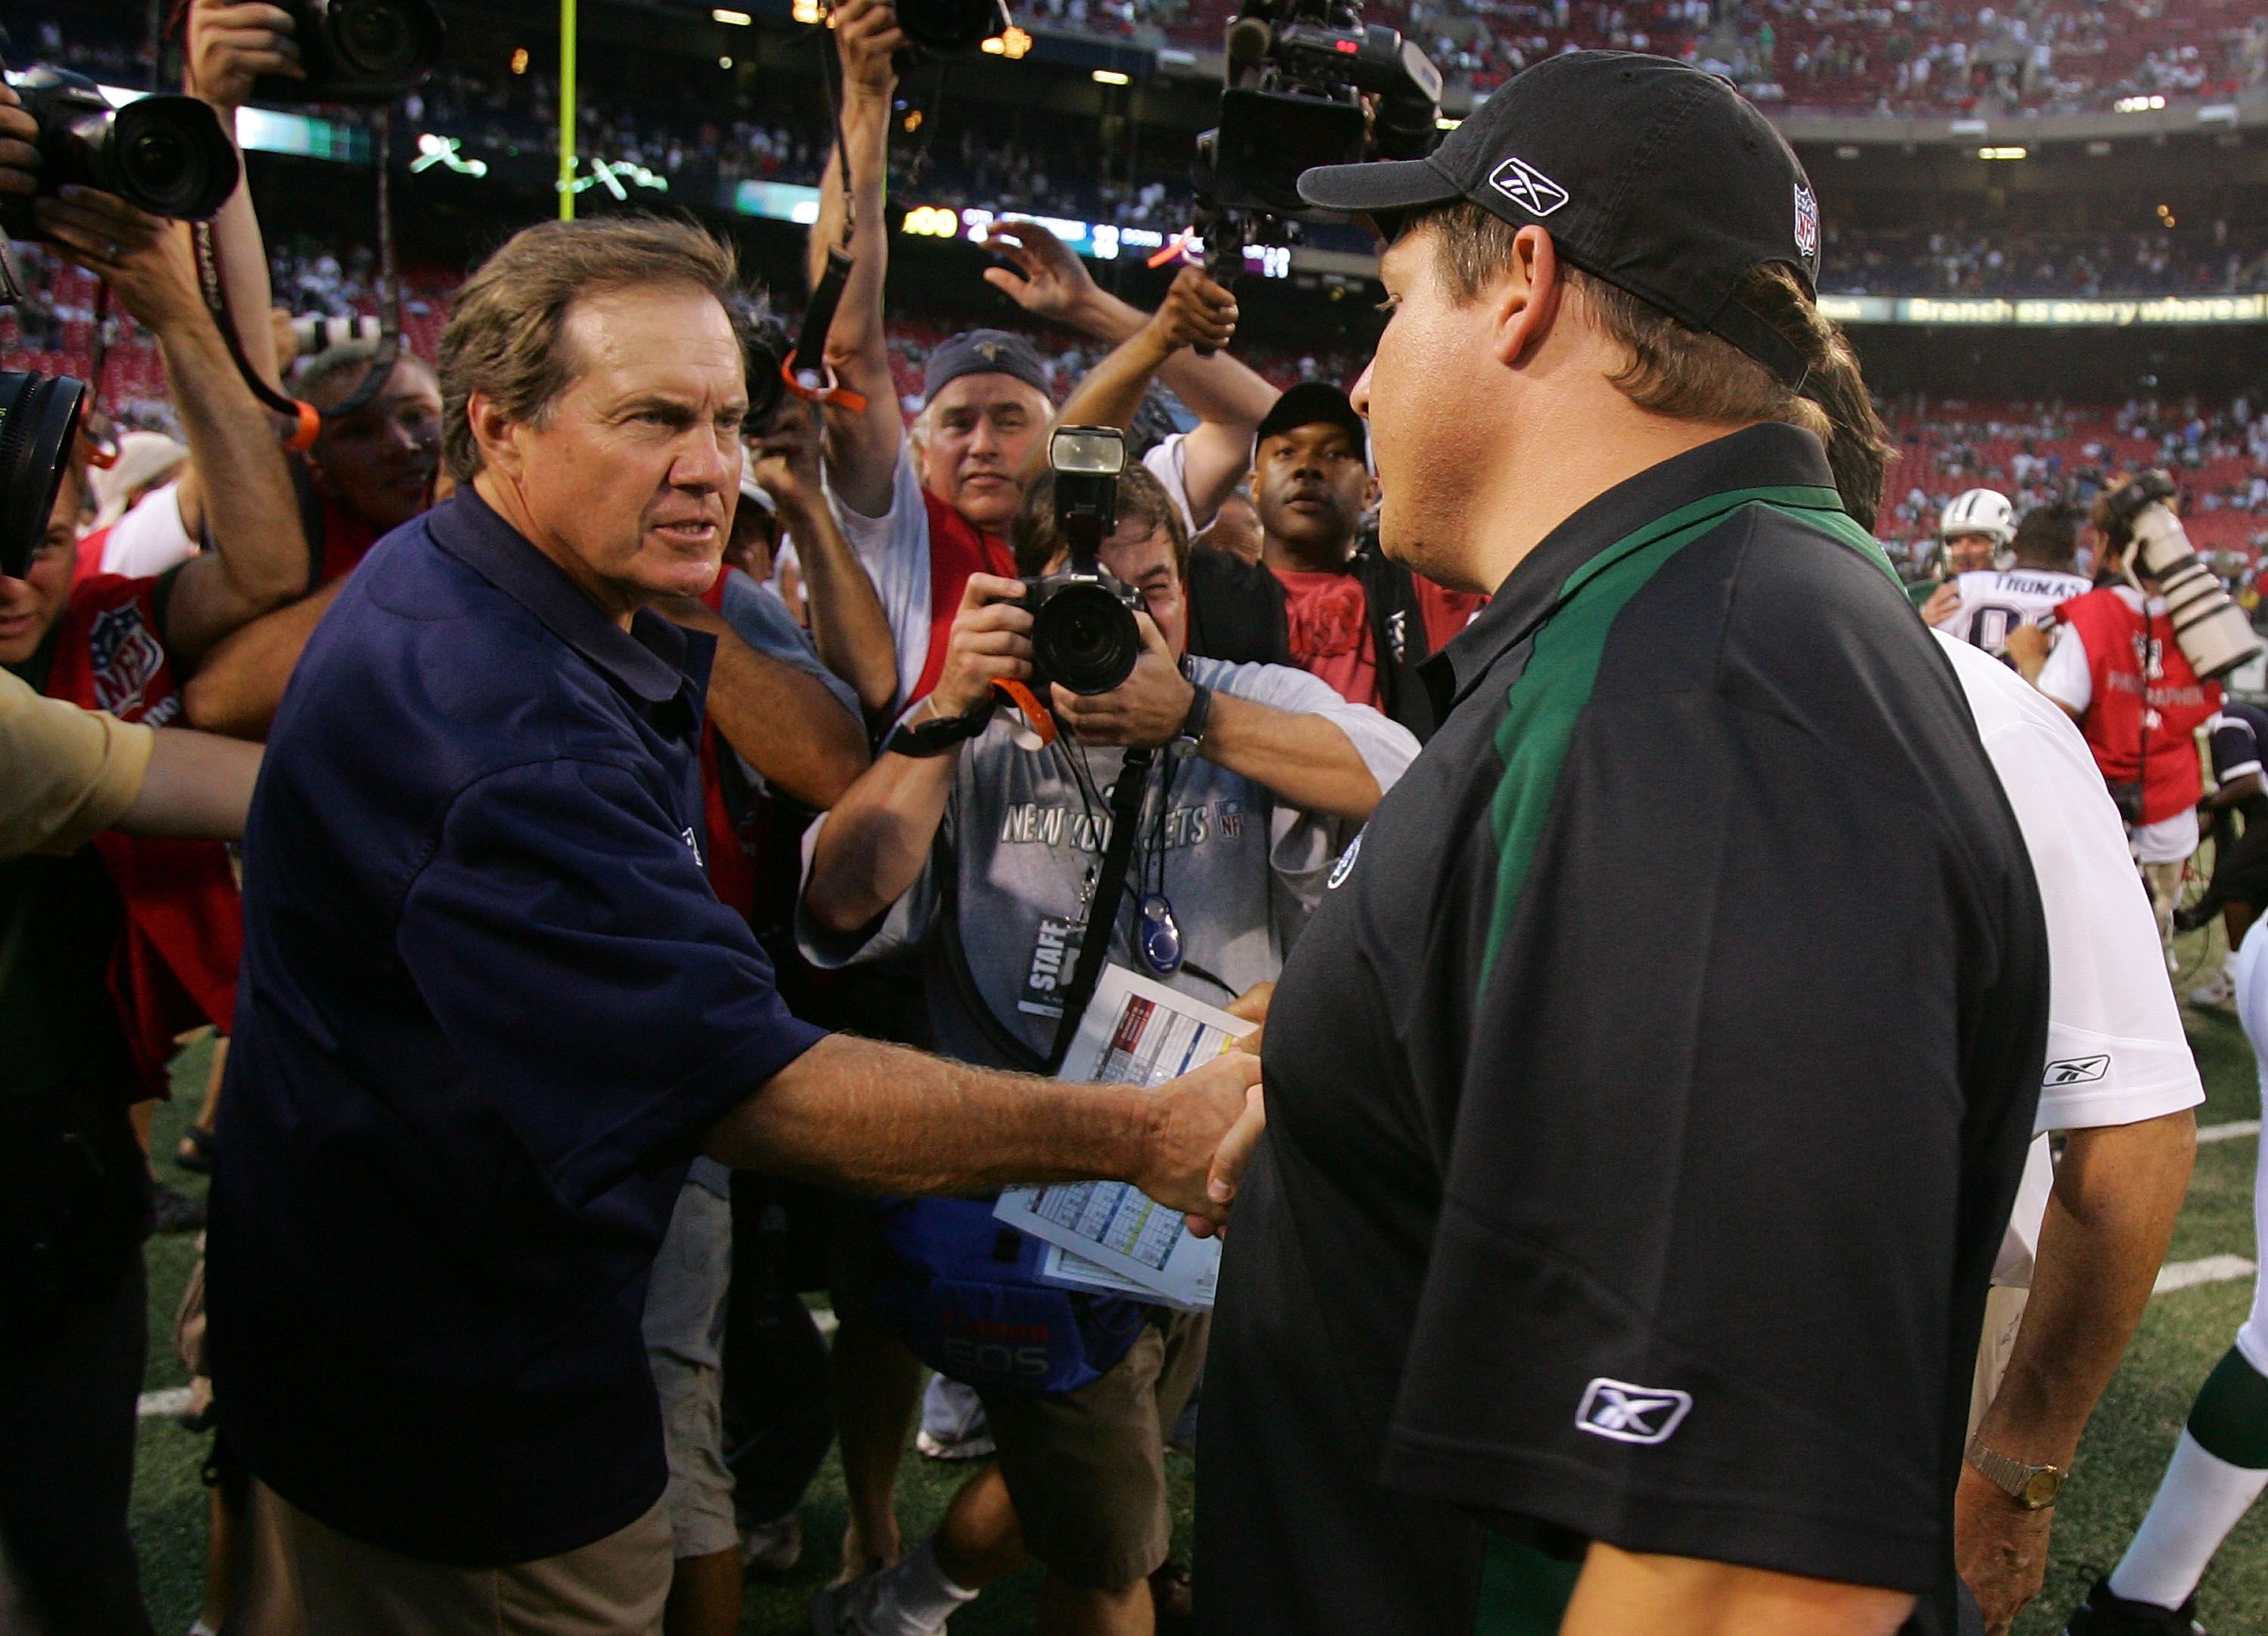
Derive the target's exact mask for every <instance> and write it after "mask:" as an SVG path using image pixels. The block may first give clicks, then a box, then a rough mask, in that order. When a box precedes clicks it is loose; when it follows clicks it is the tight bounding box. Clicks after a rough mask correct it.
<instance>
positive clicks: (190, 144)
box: [103, 97, 237, 222]
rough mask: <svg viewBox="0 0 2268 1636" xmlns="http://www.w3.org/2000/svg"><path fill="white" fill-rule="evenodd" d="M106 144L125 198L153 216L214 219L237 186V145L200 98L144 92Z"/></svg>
mask: <svg viewBox="0 0 2268 1636" xmlns="http://www.w3.org/2000/svg"><path fill="white" fill-rule="evenodd" d="M104 146H105V147H106V148H107V159H108V163H107V166H104V167H103V168H104V169H106V170H107V171H108V173H109V175H110V180H111V181H113V182H114V185H115V186H116V188H117V190H118V193H119V195H120V196H121V197H122V198H124V199H125V200H126V201H127V203H129V204H135V205H139V206H140V207H141V208H142V209H143V210H147V211H149V212H150V213H151V215H153V216H170V217H173V218H174V219H175V220H177V221H186V222H201V221H206V220H209V219H210V217H212V216H213V215H214V213H215V212H216V211H217V210H219V209H220V207H221V206H222V205H224V204H225V203H227V202H228V195H230V194H232V193H233V192H235V191H236V176H237V166H236V150H235V149H234V148H233V147H232V145H230V143H229V140H228V136H227V133H225V131H223V130H222V129H221V128H220V121H219V120H218V119H217V117H216V116H215V115H214V114H213V111H212V109H211V108H210V107H208V106H207V105H206V104H204V103H203V102H200V101H198V100H197V99H195V98H194V97H144V98H142V99H140V100H139V101H136V102H129V103H128V104H127V105H126V106H125V107H122V108H121V109H120V110H119V111H118V117H117V119H116V121H115V122H114V123H113V125H112V127H111V129H110V132H109V135H108V137H107V141H106V142H105V144H104Z"/></svg>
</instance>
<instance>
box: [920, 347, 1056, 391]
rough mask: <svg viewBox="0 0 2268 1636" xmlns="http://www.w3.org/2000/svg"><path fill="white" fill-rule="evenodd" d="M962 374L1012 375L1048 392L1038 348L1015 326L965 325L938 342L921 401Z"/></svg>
mask: <svg viewBox="0 0 2268 1636" xmlns="http://www.w3.org/2000/svg"><path fill="white" fill-rule="evenodd" d="M963 375H1013V376H1014V377H1015V378H1016V379H1017V380H1020V381H1022V382H1023V383H1024V384H1025V385H1026V386H1027V387H1035V388H1037V389H1038V391H1039V392H1040V393H1041V394H1042V396H1045V395H1048V373H1047V371H1046V370H1044V369H1042V368H1041V367H1040V353H1039V349H1038V348H1037V347H1035V346H1034V345H1033V344H1032V343H1031V342H1030V341H1029V340H1028V339H1027V338H1026V337H1024V336H1022V335H1018V334H1016V332H1015V331H1014V330H1013V329H964V330H962V331H961V333H960V334H959V335H948V336H947V337H946V339H945V340H943V341H940V342H939V343H938V346H937V350H936V351H934V352H932V353H931V354H930V355H929V367H928V368H927V369H925V370H924V371H923V372H922V402H924V403H926V402H929V401H930V400H931V399H932V398H933V397H935V396H936V395H937V394H938V393H939V391H940V390H942V389H943V388H944V387H945V385H946V382H947V381H953V380H960V379H961V377H962V376H963Z"/></svg>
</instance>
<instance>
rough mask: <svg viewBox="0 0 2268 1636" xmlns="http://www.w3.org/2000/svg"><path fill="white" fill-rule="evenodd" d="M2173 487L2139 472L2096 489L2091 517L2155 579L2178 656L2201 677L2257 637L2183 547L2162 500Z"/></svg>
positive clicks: (2239, 660)
mask: <svg viewBox="0 0 2268 1636" xmlns="http://www.w3.org/2000/svg"><path fill="white" fill-rule="evenodd" d="M2174 494H2175V485H2174V480H2173V478H2172V477H2171V476H2170V475H2168V474H2167V473H2165V472H2162V471H2145V472H2138V473H2136V474H2135V475H2134V476H2133V477H2132V480H2130V481H2129V482H2126V483H2122V484H2120V485H2119V486H2118V487H2117V488H2116V489H2109V490H2104V491H2103V492H2102V494H2100V495H2098V496H2096V497H2095V507H2094V519H2093V520H2094V523H2095V527H2098V528H2100V529H2102V534H2103V538H2104V539H2105V540H2107V541H2108V542H2110V544H2111V546H2113V547H2114V548H2117V549H2124V547H2126V546H2127V545H2129V544H2132V546H2133V548H2134V556H2133V563H2132V566H2133V569H2134V571H2135V572H2136V573H2138V574H2147V576H2148V577H2149V578H2152V579H2154V580H2155V581H2156V582H2157V586H2158V593H2159V594H2160V595H2161V596H2162V597H2164V598H2165V599H2166V614H2167V616H2168V617H2169V619H2170V620H2171V621H2172V622H2173V627H2174V640H2175V641H2176V642H2177V643H2178V644H2180V645H2181V650H2182V656H2183V658H2184V659H2186V660H2189V661H2190V668H2191V669H2192V670H2194V671H2196V672H2197V674H2198V679H2199V680H2200V681H2205V682H2213V681H2217V680H2219V679H2220V677H2222V676H2225V675H2227V674H2228V673H2229V672H2230V671H2232V670H2235V668H2236V667H2238V666H2240V665H2242V664H2243V663H2244V662H2245V661H2246V660H2250V659H2252V658H2253V657H2255V656H2256V655H2257V654H2258V653H2259V652H2260V651H2261V642H2260V638H2259V637H2257V635H2255V634H2254V633H2253V630H2252V622H2251V620H2250V619H2249V618H2248V617H2246V615H2245V612H2244V610H2243V609H2242V608H2239V607H2238V606H2237V605H2236V604H2235V601H2232V600H2231V599H2230V597H2229V594H2228V592H2226V591H2224V590H2222V589H2221V588H2220V580H2219V579H2218V578H2215V577H2214V574H2213V570H2212V569H2210V568H2207V567H2206V566H2205V564H2203V563H2201V562H2199V561H2198V555H2197V553H2196V552H2195V551H2193V550H2191V549H2190V542H2189V535H2188V534H2185V533H2183V529H2182V520H2181V519H2180V518H2178V517H2176V516H2175V515H2174V512H2173V509H2172V507H2170V506H2169V505H2166V502H2167V501H2168V500H2169V499H2171V498H2173V497H2174Z"/></svg>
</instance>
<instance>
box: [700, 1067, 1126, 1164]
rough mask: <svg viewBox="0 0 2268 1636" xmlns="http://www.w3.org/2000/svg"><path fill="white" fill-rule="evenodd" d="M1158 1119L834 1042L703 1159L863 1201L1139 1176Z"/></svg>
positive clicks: (1122, 1102) (1006, 1078) (717, 1133)
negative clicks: (850, 1191) (860, 1196)
mask: <svg viewBox="0 0 2268 1636" xmlns="http://www.w3.org/2000/svg"><path fill="white" fill-rule="evenodd" d="M1157 1111H1158V1109H1157V1107H1156V1105H1155V1102H1154V1099H1152V1097H1150V1096H1149V1095H1148V1094H1146V1093H1144V1092H1141V1091H1138V1090H1133V1089H1131V1088H1130V1087H1124V1086H1091V1085H1076V1086H1074V1085H1064V1084H1062V1083H1059V1082H1057V1081H1056V1080H1042V1079H1036V1078H1033V1077H1030V1076H1027V1075H1023V1074H1013V1073H1005V1072H995V1071H991V1070H987V1069H983V1068H973V1067H968V1066H967V1065H962V1064H960V1063H954V1062H947V1061H946V1060H944V1059H943V1058H937V1057H929V1056H924V1054H922V1053H921V1052H919V1051H913V1050H903V1049H902V1048H900V1047H898V1046H895V1045H885V1044H881V1043H878V1042H875V1041H870V1040H861V1039H854V1038H851V1037H850V1036H848V1035H836V1036H834V1037H833V1038H830V1039H827V1040H822V1041H821V1042H820V1043H818V1044H817V1045H814V1046H813V1047H812V1048H811V1050H808V1051H806V1052H805V1053H804V1055H803V1056H801V1057H799V1058H797V1059H796V1060H795V1062H793V1063H792V1064H791V1065H789V1066H788V1067H786V1068H785V1069H784V1070H782V1071H781V1072H779V1073H777V1074H776V1075H774V1076H773V1078H772V1079H771V1080H770V1082H768V1083H767V1084H766V1085H765V1086H764V1087H763V1088H762V1090H761V1091H759V1092H758V1093H757V1094H755V1095H754V1096H751V1097H749V1098H748V1099H747V1102H743V1103H741V1105H740V1107H739V1108H737V1109H734V1110H733V1112H732V1114H730V1115H729V1116H727V1117H726V1118H725V1120H724V1122H723V1123H722V1124H718V1126H717V1128H716V1129H715V1130H713V1131H711V1132H710V1134H709V1139H708V1141H707V1143H706V1146H707V1150H708V1152H709V1153H710V1155H711V1157H712V1158H714V1159H717V1160H718V1161H721V1162H722V1163H725V1164H728V1165H733V1166H735V1167H738V1168H743V1169H752V1170H767V1171H771V1172H774V1173H776V1174H778V1175H792V1176H800V1177H803V1178H806V1179H808V1180H811V1181H814V1182H825V1183H831V1184H834V1185H836V1186H843V1187H851V1188H857V1189H860V1190H865V1191H870V1192H881V1193H912V1194H978V1193H987V1192H991V1191H993V1190H997V1189H998V1188H1001V1187H1005V1186H1007V1185H1009V1184H1010V1183H1019V1182H1059V1181H1073V1180H1077V1179H1079V1178H1082V1177H1088V1176H1105V1177H1108V1178H1110V1179H1112V1180H1116V1181H1132V1180H1134V1179H1136V1177H1137V1176H1138V1175H1140V1174H1141V1173H1142V1172H1143V1171H1144V1169H1145V1167H1146V1165H1147V1163H1148V1159H1149V1155H1150V1153H1151V1146H1152V1141H1153V1127H1152V1120H1153V1116H1154V1115H1155V1113H1156V1112H1157Z"/></svg>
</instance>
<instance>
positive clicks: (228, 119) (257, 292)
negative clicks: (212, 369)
mask: <svg viewBox="0 0 2268 1636" xmlns="http://www.w3.org/2000/svg"><path fill="white" fill-rule="evenodd" d="M217 112H218V113H219V114H220V121H221V124H222V125H223V126H224V127H225V129H227V130H228V132H229V133H230V135H231V136H234V135H235V132H236V117H235V111H234V110H233V109H220V110H217ZM241 162H242V161H241V159H240V158H239V164H241ZM213 254H214V256H215V258H216V259H217V261H218V262H219V263H220V271H221V289H222V291H223V293H224V294H225V296H226V298H227V301H228V315H229V321H230V322H231V323H232V324H234V325H235V326H236V338H237V340H238V341H239V343H241V344H242V345H243V347H244V356H245V358H246V360H247V362H248V363H250V364H251V365H252V367H253V369H254V371H255V372H258V374H259V376H260V378H261V380H265V381H266V382H267V383H268V384H269V386H271V387H276V388H278V389H279V390H280V389H281V387H282V385H283V374H282V372H281V371H280V370H279V368H278V367H277V365H276V332H275V331H274V329H272V328H270V327H269V322H268V313H269V302H270V300H271V295H270V291H269V284H268V247H267V245H266V244H265V243H264V242H263V241H262V240H261V236H260V217H259V214H258V212H257V211H255V210H254V209H253V204H252V182H251V179H250V177H249V176H247V175H242V174H239V177H238V178H237V183H236V191H235V192H234V193H232V194H231V195H228V203H225V204H224V205H222V206H221V208H220V214H219V215H218V216H216V217H213Z"/></svg>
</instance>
